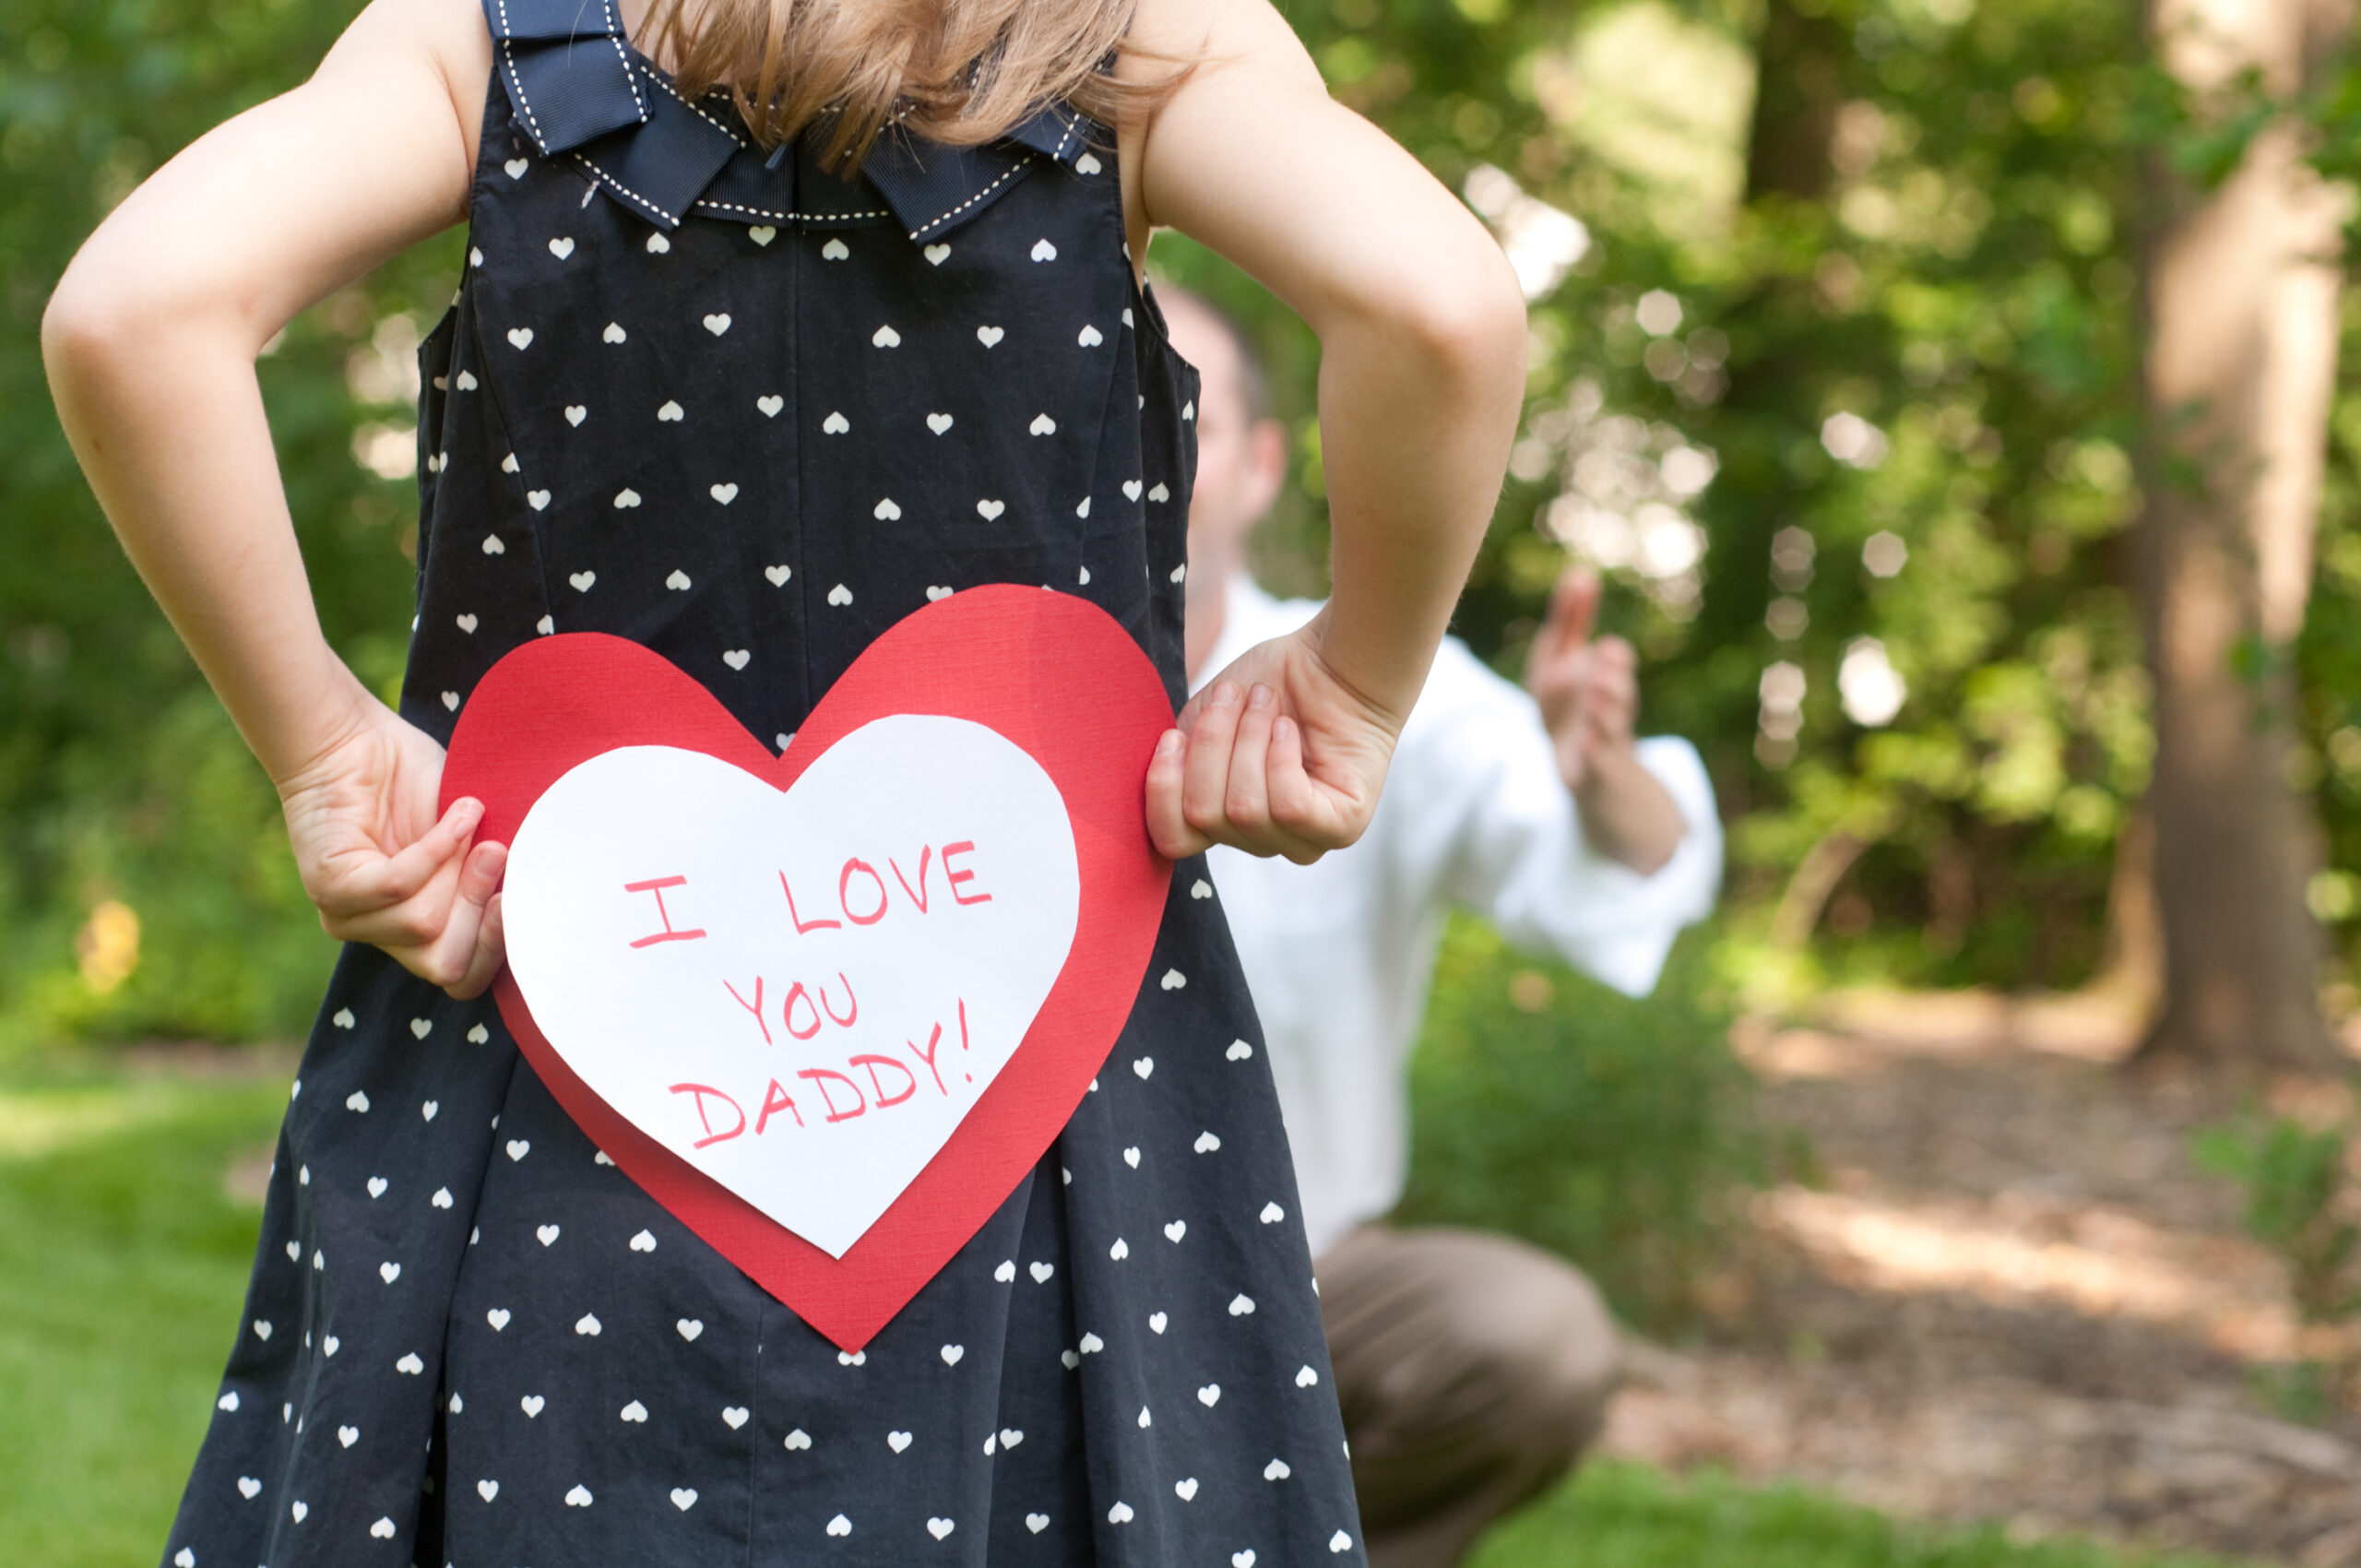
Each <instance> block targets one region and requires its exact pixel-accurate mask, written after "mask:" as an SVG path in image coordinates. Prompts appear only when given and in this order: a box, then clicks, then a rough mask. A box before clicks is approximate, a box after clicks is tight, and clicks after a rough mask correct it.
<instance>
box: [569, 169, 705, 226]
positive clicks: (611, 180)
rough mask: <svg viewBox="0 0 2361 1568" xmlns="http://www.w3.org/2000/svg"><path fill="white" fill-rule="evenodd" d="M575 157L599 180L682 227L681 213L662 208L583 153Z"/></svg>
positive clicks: (672, 223)
mask: <svg viewBox="0 0 2361 1568" xmlns="http://www.w3.org/2000/svg"><path fill="white" fill-rule="evenodd" d="M573 158H574V160H575V162H577V163H579V164H581V165H582V166H583V167H584V168H585V169H587V170H589V171H590V172H592V173H593V174H596V175H597V176H598V177H599V180H601V181H602V182H604V183H605V184H609V185H611V186H613V187H614V188H615V190H616V191H617V192H619V193H620V194H622V195H623V196H628V197H630V198H631V199H632V200H633V201H635V202H637V203H638V204H639V205H640V206H642V207H644V208H647V210H648V211H650V212H653V213H655V214H656V215H657V216H658V217H659V218H661V219H663V220H664V221H665V222H667V223H670V224H671V225H672V226H673V227H674V228H678V227H680V223H681V220H680V216H679V214H677V213H671V212H667V211H665V210H664V209H663V208H660V207H658V206H657V205H656V204H655V203H654V202H652V201H650V200H648V199H647V197H646V196H642V195H640V194H639V193H638V192H637V191H635V190H633V189H632V188H631V187H630V186H629V185H626V184H623V182H622V181H621V180H618V179H616V178H615V177H614V176H613V175H612V174H610V173H608V172H606V171H605V170H604V169H601V168H599V166H598V165H597V164H596V163H593V162H592V161H590V160H589V159H588V158H587V157H585V156H584V155H583V154H582V153H580V152H575V153H574V154H573Z"/></svg>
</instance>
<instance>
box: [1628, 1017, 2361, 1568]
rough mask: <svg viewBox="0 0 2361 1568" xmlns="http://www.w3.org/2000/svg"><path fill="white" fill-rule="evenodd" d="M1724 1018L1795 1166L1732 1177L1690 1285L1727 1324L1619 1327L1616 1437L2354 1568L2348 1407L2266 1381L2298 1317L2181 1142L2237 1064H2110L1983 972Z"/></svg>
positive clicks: (1830, 1483)
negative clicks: (1690, 1345) (2223, 1075)
mask: <svg viewBox="0 0 2361 1568" xmlns="http://www.w3.org/2000/svg"><path fill="white" fill-rule="evenodd" d="M1738 1044H1739V1048H1740V1054H1741V1055H1742V1056H1743V1057H1745V1059H1746V1060H1747V1061H1748V1063H1749V1064H1750V1065H1751V1066H1752V1067H1753V1068H1754V1070H1755V1071H1756V1073H1757V1074H1758V1075H1760V1076H1761V1077H1762V1080H1763V1085H1764V1087H1763V1104H1764V1111H1765V1114H1766V1116H1767V1117H1768V1119H1769V1121H1770V1123H1772V1125H1773V1126H1774V1128H1792V1129H1795V1130H1796V1131H1797V1132H1800V1133H1801V1134H1804V1136H1805V1138H1806V1139H1808V1140H1809V1147H1810V1149H1811V1151H1812V1153H1813V1155H1814V1156H1815V1157H1816V1164H1817V1170H1812V1171H1811V1172H1810V1173H1809V1174H1810V1176H1811V1180H1810V1181H1809V1182H1789V1183H1785V1184H1782V1185H1779V1186H1777V1187H1774V1188H1773V1189H1772V1190H1771V1191H1769V1192H1766V1193H1764V1194H1761V1195H1760V1197H1759V1198H1757V1199H1756V1201H1755V1202H1754V1204H1753V1206H1752V1208H1751V1212H1750V1226H1749V1234H1748V1237H1747V1239H1746V1242H1745V1245H1744V1246H1743V1248H1742V1249H1741V1253H1742V1257H1741V1260H1740V1262H1739V1263H1738V1265H1736V1266H1734V1267H1733V1268H1732V1270H1731V1271H1730V1273H1729V1275H1728V1277H1726V1279H1723V1280H1719V1281H1716V1282H1715V1284H1714V1289H1713V1290H1712V1292H1711V1295H1712V1298H1713V1300H1712V1307H1713V1311H1714V1317H1715V1318H1716V1319H1717V1320H1718V1329H1719V1333H1718V1335H1717V1336H1716V1337H1717V1339H1718V1340H1719V1341H1720V1343H1719V1344H1717V1345H1716V1346H1715V1347H1714V1348H1702V1349H1686V1350H1681V1351H1679V1352H1667V1351H1663V1350H1656V1349H1651V1348H1644V1347H1643V1348H1639V1349H1638V1350H1637V1351H1636V1352H1635V1354H1634V1355H1633V1358H1632V1364H1631V1384H1630V1386H1629V1387H1628V1388H1627V1389H1626V1391H1625V1392H1624V1394H1623V1395H1622V1396H1620V1397H1619V1400H1618V1403H1617V1405H1616V1407H1615V1409H1614V1412H1613V1416H1612V1419H1611V1420H1610V1423H1609V1427H1608V1433H1607V1436H1606V1439H1605V1446H1606V1448H1607V1449H1608V1451H1610V1452H1613V1453H1617V1454H1620V1455H1627V1456H1631V1457H1635V1458H1643V1459H1646V1460H1649V1461H1651V1462H1654V1463H1657V1464H1662V1465H1667V1466H1671V1467H1683V1466H1691V1465H1699V1464H1714V1465H1720V1466H1723V1467H1727V1468H1729V1469H1731V1470H1733V1471H1735V1472H1736V1473H1738V1474H1739V1475H1742V1476H1745V1477H1748V1478H1751V1479H1772V1478H1789V1479H1798V1480H1803V1481H1807V1482H1809V1483H1811V1484H1813V1485H1816V1486H1821V1487H1824V1488H1828V1489H1832V1490H1833V1491H1837V1492H1839V1493H1840V1494H1842V1495H1845V1496H1847V1497H1850V1498H1853V1499H1856V1500H1857V1501H1859V1502H1862V1503H1869V1504H1872V1505H1874V1506H1877V1507H1880V1508H1884V1509H1889V1510H1892V1511H1895V1512H1899V1513H1904V1514H1908V1515H1918V1516H1922V1517H1930V1518H1942V1519H1975V1520H1985V1519H1999V1520H2004V1521H2007V1522H2008V1523H2009V1524H2010V1526H2011V1528H2012V1530H2014V1531H2018V1532H2021V1533H2026V1534H2047V1533H2053V1532H2056V1531H2059V1530H2069V1529H2070V1530H2082V1531H2089V1532H2093V1533H2096V1534H2099V1535H2103V1536H2109V1537H2115V1538H2136V1539H2140V1540H2143V1541H2148V1542H2152V1543H2155V1544H2169V1545H2173V1546H2185V1547H2202V1548H2205V1549H2208V1550H2215V1551H2222V1552H2230V1553H2244V1554H2251V1555H2254V1556H2257V1557H2264V1558H2270V1559H2275V1560H2277V1561H2281V1562H2290V1563H2297V1564H2302V1565H2304V1568H2343V1565H2346V1564H2352V1565H2355V1568H2361V1420H2353V1419H2352V1418H2350V1417H2345V1418H2342V1419H2340V1420H2337V1421H2333V1422H2331V1423H2330V1424H2329V1425H2328V1426H2326V1427H2312V1426H2302V1425H2296V1424H2293V1423H2291V1422H2289V1421H2287V1420H2283V1419H2280V1418H2279V1416H2278V1415H2277V1414H2276V1413H2275V1412H2274V1411H2273V1410H2272V1408H2271V1405H2270V1403H2269V1402H2268V1400H2267V1399H2265V1398H2264V1397H2263V1396H2262V1394H2261V1392H2260V1387H2261V1383H2260V1374H2261V1371H2262V1369H2265V1368H2267V1367H2269V1366H2270V1365H2271V1364H2272V1363H2284V1362H2285V1361H2287V1360H2292V1359H2294V1358H2295V1357H2296V1355H2297V1354H2298V1353H2299V1352H2300V1351H2301V1350H2302V1349H2303V1348H2306V1347H2307V1346H2311V1347H2312V1348H2317V1344H2316V1342H2315V1341H2313V1340H2309V1339H2308V1338H2307V1337H2306V1335H2305V1332H2304V1331H2303V1330H2302V1329H2301V1328H2300V1326H2299V1324H2298V1323H2297V1321H2296V1315H2295V1313H2294V1311H2293V1308H2292V1306H2291V1304H2290V1301H2289V1297H2288V1292H2287V1287H2286V1281H2285V1277H2284V1273H2283V1271H2282V1270H2281V1268H2280V1266H2279V1265H2278V1264H2277V1263H2276V1262H2275V1261H2274V1260H2273V1259H2272V1256H2271V1255H2270V1254H2269V1253H2266V1252H2264V1251H2263V1250H2262V1249H2261V1248H2260V1247H2259V1246H2257V1245H2255V1244H2254V1243H2253V1242H2251V1241H2248V1240H2247V1239H2246V1238H2245V1237H2244V1235H2243V1234H2242V1233H2241V1232H2240V1230H2239V1229H2238V1223H2237V1219H2238V1203H2239V1200H2238V1195H2237V1194H2236V1191H2235V1190H2234V1189H2232V1188H2231V1187H2230V1186H2228V1185H2227V1184H2226V1183H2225V1182H2221V1181H2219V1180H2217V1179H2215V1178H2213V1177H2211V1176H2208V1175H2205V1174H2203V1173H2201V1171H2199V1170H2197V1169H2196V1168H2195V1166H2194V1165H2193V1164H2192V1162H2191V1159H2190V1157H2189V1142H2190V1135H2191V1134H2192V1133H2193V1132H2194V1131H2195V1130H2196V1129H2197V1128H2198V1127H2200V1126H2201V1125H2204V1124H2206V1123H2214V1122H2219V1121H2221V1120H2224V1119H2225V1118H2226V1117H2228V1116H2229V1115H2231V1114H2232V1113H2233V1112H2234V1111H2236V1109H2237V1102H2238V1098H2239V1097H2238V1095H2237V1094H2236V1091H2234V1090H2232V1089H2230V1088H2228V1087H2225V1086H2221V1085H2218V1084H2215V1083H2213V1082H2210V1081H2208V1080H2206V1079H2203V1078H2201V1077H2198V1076H2195V1075H2189V1074H2186V1073H2171V1072H2155V1071H2142V1072H2140V1073H2136V1074H2134V1073H2127V1072H2125V1071H2123V1070H2122V1069H2120V1068H2118V1066H2117V1065H2115V1063H2114V1062H2113V1060H2112V1058H2113V1057H2115V1056H2117V1055H2118V1054H2119V1053H2120V1048H2121V1047H2122V1045H2123V1044H2124V1040H2123V1038H2122V1031H2121V1030H2120V1028H2111V1027H2110V1024H2109V1020H2107V1019H2106V1018H2105V1017H2104V1016H2076V1015H2073V1014H2070V1013H2066V1012H2060V1011H2053V1012H2048V1013H2041V1014H2027V1013H2025V1012H2023V1011H2022V1010H2012V1009H2010V1008H2008V1007H2006V1006H2005V1005H2003V1004H1999V1003H1998V1002H1994V1001H1991V1000H1988V999H1977V998H1952V999H1940V1000H1935V999H1913V1000H1904V999H1889V1000H1888V1001H1885V1002H1882V1003H1862V1004H1856V1005H1854V1006H1853V1007H1851V1008H1850V1009H1848V1010H1847V1011H1846V1012H1845V1014H1844V1015H1842V1016H1839V1017H1838V1018H1837V1020H1836V1023H1835V1026H1834V1027H1831V1028H1822V1029H1817V1030H1805V1029H1785V1030H1777V1031H1773V1030H1769V1029H1755V1030H1751V1031H1747V1030H1741V1031H1740V1033H1739V1035H1738ZM2343 1092H2344V1091H2343V1090H2342V1089H2340V1088H2335V1087H2325V1086H2311V1085H2301V1084H2283V1085H2276V1086H2272V1088H2271V1090H2270V1093H2271V1095H2272V1099H2273V1100H2274V1101H2275V1102H2284V1101H2288V1100H2291V1099H2304V1098H2306V1097H2309V1098H2311V1099H2315V1100H2317V1099H2319V1098H2320V1097H2322V1096H2337V1095H2342V1094H2343Z"/></svg>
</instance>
